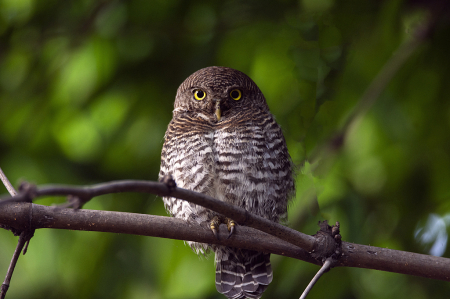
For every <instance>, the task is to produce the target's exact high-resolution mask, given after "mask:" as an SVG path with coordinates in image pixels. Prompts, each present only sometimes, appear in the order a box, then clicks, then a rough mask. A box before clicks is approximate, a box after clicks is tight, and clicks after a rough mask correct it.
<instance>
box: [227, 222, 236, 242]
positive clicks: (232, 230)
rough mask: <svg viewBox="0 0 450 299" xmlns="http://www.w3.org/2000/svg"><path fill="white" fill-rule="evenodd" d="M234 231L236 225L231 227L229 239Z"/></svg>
mask: <svg viewBox="0 0 450 299" xmlns="http://www.w3.org/2000/svg"><path fill="white" fill-rule="evenodd" d="M234 231H235V229H234V225H233V226H232V227H231V229H230V233H229V234H228V237H227V239H229V238H230V237H231V235H232V234H234Z"/></svg>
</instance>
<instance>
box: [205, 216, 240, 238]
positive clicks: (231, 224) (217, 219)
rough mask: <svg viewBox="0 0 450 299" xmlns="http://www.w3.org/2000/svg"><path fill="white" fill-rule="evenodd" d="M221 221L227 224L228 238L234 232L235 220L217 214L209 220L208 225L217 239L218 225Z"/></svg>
mask: <svg viewBox="0 0 450 299" xmlns="http://www.w3.org/2000/svg"><path fill="white" fill-rule="evenodd" d="M221 223H225V224H226V225H227V228H228V231H229V232H230V234H229V235H228V237H227V239H229V238H230V237H231V235H232V234H234V232H235V227H236V222H234V220H232V219H230V218H228V217H226V218H222V217H219V216H214V217H213V219H211V221H210V222H209V227H210V228H211V230H212V232H213V234H214V236H216V238H217V240H219V226H220V224H221Z"/></svg>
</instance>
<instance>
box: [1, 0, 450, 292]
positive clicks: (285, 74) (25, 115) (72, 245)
mask: <svg viewBox="0 0 450 299" xmlns="http://www.w3.org/2000/svg"><path fill="white" fill-rule="evenodd" d="M410 2H413V1H410ZM410 2H407V1H404V2H402V1H400V0H394V1H340V2H338V1H333V0H320V1H319V0H314V1H312V0H302V1H290V0H284V1H251V0H247V1H211V2H205V1H189V2H187V1H175V0H172V1H166V0H165V1H163V0H159V1H143V0H134V1H127V2H125V1H123V2H122V1H101V2H96V1H52V0H47V1H43V0H41V1H36V0H26V1H25V0H21V1H17V0H2V1H0V167H2V169H3V170H4V171H5V173H6V174H7V176H8V177H9V179H10V180H11V181H12V182H13V183H14V184H15V185H17V184H18V182H20V180H27V181H30V182H33V183H37V184H48V183H64V184H93V183H99V182H104V181H110V180H118V179H148V180H156V179H157V175H158V171H159V161H160V151H161V147H162V143H163V136H164V132H165V129H166V127H167V124H168V122H169V120H170V119H171V110H172V107H173V100H174V97H175V93H176V89H177V87H178V85H179V84H180V83H181V82H182V81H183V80H184V78H185V77H187V76H188V75H189V74H191V73H193V72H194V71H196V70H198V69H200V68H203V67H206V66H210V65H223V66H228V67H232V68H236V69H239V70H241V71H243V72H245V73H247V74H248V75H249V76H250V77H252V78H253V79H254V81H255V82H256V83H257V84H258V85H259V87H260V88H261V90H262V91H263V93H264V94H265V96H266V98H267V101H268V103H269V106H270V108H271V111H272V112H273V114H274V115H275V116H276V118H277V120H278V122H279V123H280V124H281V126H282V128H283V130H284V132H285V136H286V140H287V143H288V146H289V150H290V153H291V156H292V158H293V160H294V163H295V164H297V165H298V176H297V189H298V192H297V197H296V198H295V200H294V201H293V203H292V204H291V205H290V211H289V213H290V225H291V226H292V227H294V228H296V229H299V230H301V231H303V232H305V233H309V234H313V233H314V232H315V231H316V230H317V226H316V223H317V220H319V219H328V220H329V221H330V222H335V221H339V222H340V223H341V227H342V236H343V239H344V240H345V241H349V242H355V243H362V244H370V245H374V246H380V247H389V248H393V249H399V250H406V251H414V252H420V253H429V252H432V253H434V254H440V255H443V256H446V257H450V249H449V246H448V245H447V238H448V231H449V229H450V220H449V217H450V216H449V215H450V191H449V186H450V155H449V153H450V142H449V140H450V139H449V137H448V136H449V133H448V132H449V130H450V101H449V97H448V93H449V92H448V84H447V80H448V79H447V78H448V77H449V76H450V74H449V72H450V60H449V59H448V57H447V56H448V53H449V52H450V44H449V42H448V40H449V39H448V36H449V34H450V32H449V28H448V27H446V26H445V25H446V24H444V23H445V22H441V21H440V19H439V18H436V27H435V30H434V31H433V32H432V34H431V35H430V36H429V37H428V38H427V39H426V41H425V42H424V43H423V44H422V45H421V46H420V47H419V48H418V50H417V51H416V52H415V53H414V54H413V55H412V56H411V57H410V58H409V59H408V60H407V62H406V63H405V64H404V65H403V66H402V67H401V68H400V70H399V72H398V73H397V74H396V75H395V77H394V78H393V79H392V80H391V82H390V83H389V85H388V86H387V88H386V90H385V91H384V92H383V93H382V94H381V96H380V98H379V99H378V100H377V102H376V104H375V105H374V106H373V107H372V108H371V109H370V110H369V112H368V113H367V114H366V115H364V117H363V118H362V119H361V121H360V122H359V123H357V125H356V126H354V127H353V128H352V129H351V130H350V131H349V132H348V135H347V138H346V139H345V140H344V143H343V145H342V147H341V148H340V149H339V150H338V151H335V152H327V151H322V152H320V154H319V159H318V160H317V159H316V160H311V159H309V158H310V157H311V155H313V154H314V153H317V149H318V148H319V147H320V146H321V145H323V144H324V143H326V142H327V141H329V140H331V138H332V136H334V135H333V134H334V133H336V132H337V131H339V130H340V129H341V128H342V126H343V124H344V123H345V121H346V120H347V118H348V117H349V114H350V113H351V112H352V111H353V109H354V107H355V106H356V105H357V103H358V101H359V99H360V98H361V96H362V94H363V93H364V91H365V90H366V88H367V87H368V85H369V84H370V83H371V81H372V80H373V79H374V77H375V76H376V74H377V73H378V72H379V71H380V69H381V68H382V67H383V66H384V65H385V63H386V62H387V61H388V60H389V59H390V57H392V56H393V55H395V51H396V49H397V48H398V47H399V45H401V44H402V43H403V42H404V41H406V40H409V39H411V34H412V32H414V30H415V28H416V27H417V25H418V24H421V23H422V22H424V20H425V18H426V15H427V14H426V11H425V8H424V7H422V8H417V7H412V6H410V5H409V3H410ZM416 2H419V1H416ZM430 3H434V2H433V1H430ZM4 193H6V191H5V192H4ZM37 203H41V204H52V203H61V199H51V198H46V199H42V200H40V201H38V202H37ZM318 207H319V209H318ZM85 208H87V209H104V210H115V211H127V212H136V213H149V214H157V215H166V213H165V211H164V208H163V206H162V201H161V200H160V199H159V198H156V196H152V195H150V196H149V195H139V194H120V195H110V196H103V197H100V198H96V199H94V200H93V201H92V202H89V203H88V204H87V205H86V206H85ZM16 239H17V238H15V237H13V236H12V235H11V233H9V232H7V231H0V240H1V244H2V246H1V248H2V249H1V251H0V273H2V272H3V273H5V272H6V269H7V266H8V263H9V260H10V258H11V256H12V253H13V251H14V247H15V243H16ZM439 245H440V246H439ZM272 262H273V268H274V281H273V283H272V284H271V286H270V287H269V288H268V290H267V293H266V294H265V296H264V297H265V298H293V297H294V298H295V297H299V296H300V294H301V292H302V291H303V289H304V288H305V286H306V285H307V284H308V282H309V280H310V279H311V278H312V276H313V275H314V273H315V271H317V266H314V265H310V264H307V263H304V262H301V261H296V260H291V259H289V258H285V257H279V256H273V257H272ZM449 292H450V289H449V285H448V283H444V282H439V281H432V280H427V279H422V278H416V277H409V276H405V275H401V274H393V273H386V272H380V271H375V270H365V269H340V268H338V269H334V270H332V271H331V272H330V273H328V274H326V275H325V276H324V277H323V278H322V279H321V280H320V281H319V283H318V285H317V286H316V287H315V288H314V289H313V291H312V293H311V294H310V295H309V297H308V298H325V297H326V298H396V299H398V298H435V297H443V296H444V294H448V293H449ZM8 298H221V296H219V294H218V293H217V292H216V291H215V287H214V266H213V258H212V257H210V258H209V259H205V258H199V257H197V256H196V255H195V254H193V253H192V252H191V251H190V249H189V248H188V247H187V246H185V245H184V244H183V242H181V241H174V240H168V239H158V238H149V237H148V238H144V237H138V236H124V235H114V234H106V233H104V234H102V233H94V232H77V231H56V230H49V229H47V230H38V231H37V232H36V236H35V237H34V238H33V239H32V241H31V243H30V248H29V251H28V253H27V255H26V256H24V257H21V258H20V260H19V262H18V266H17V268H16V271H15V273H14V276H13V279H12V284H11V287H10V289H9V292H8Z"/></svg>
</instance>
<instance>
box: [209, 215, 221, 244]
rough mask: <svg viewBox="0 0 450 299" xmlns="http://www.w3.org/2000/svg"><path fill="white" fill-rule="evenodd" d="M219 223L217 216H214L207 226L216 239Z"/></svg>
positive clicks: (217, 237)
mask: <svg viewBox="0 0 450 299" xmlns="http://www.w3.org/2000/svg"><path fill="white" fill-rule="evenodd" d="M219 225H220V219H219V217H218V216H214V218H213V219H212V220H211V222H210V223H209V228H211V230H212V232H213V234H214V236H216V239H217V240H219Z"/></svg>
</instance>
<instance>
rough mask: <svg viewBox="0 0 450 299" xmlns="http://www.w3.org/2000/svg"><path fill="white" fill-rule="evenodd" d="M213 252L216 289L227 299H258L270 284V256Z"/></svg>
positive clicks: (224, 250) (224, 249)
mask: <svg viewBox="0 0 450 299" xmlns="http://www.w3.org/2000/svg"><path fill="white" fill-rule="evenodd" d="M215 252H216V288H217V291H218V292H220V293H222V294H224V295H225V296H227V298H230V299H241V298H260V297H261V295H262V293H263V292H264V291H265V290H266V288H267V286H268V285H269V283H270V282H271V281H272V277H273V275H272V266H271V265H270V254H266V253H262V252H257V251H251V250H241V249H235V248H229V247H222V248H218V249H216V250H215Z"/></svg>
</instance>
